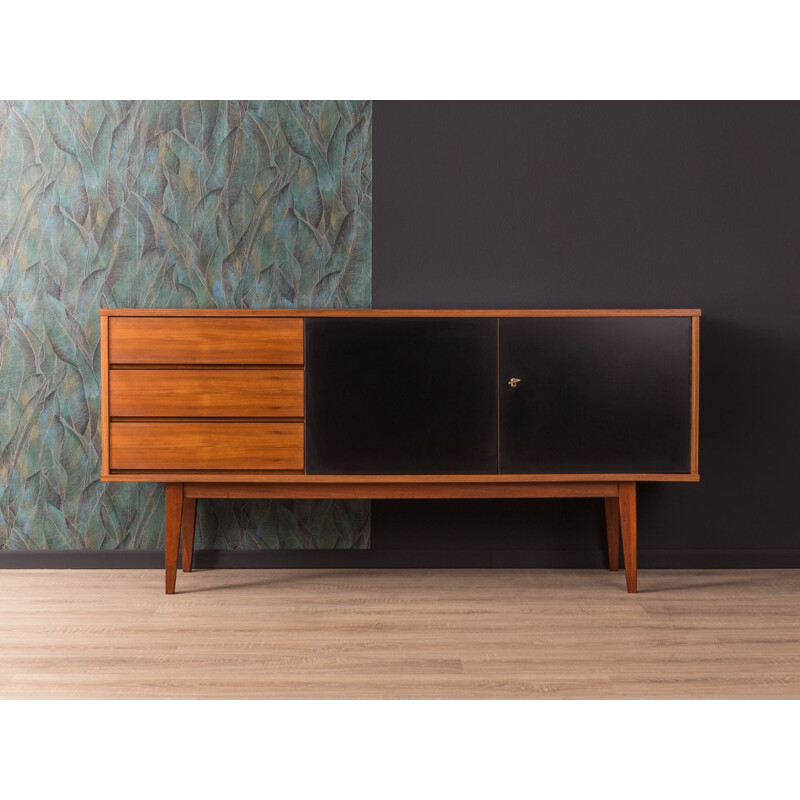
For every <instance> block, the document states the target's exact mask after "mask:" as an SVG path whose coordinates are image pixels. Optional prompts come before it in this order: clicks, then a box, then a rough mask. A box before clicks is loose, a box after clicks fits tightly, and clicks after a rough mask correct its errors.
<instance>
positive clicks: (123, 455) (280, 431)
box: [110, 422, 303, 471]
mask: <svg viewBox="0 0 800 800" xmlns="http://www.w3.org/2000/svg"><path fill="white" fill-rule="evenodd" d="M110 468H111V469H112V470H123V471H124V470H153V471H157V470H301V469H303V423H302V422H112V423H111V463H110Z"/></svg>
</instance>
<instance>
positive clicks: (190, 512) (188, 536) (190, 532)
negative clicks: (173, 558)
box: [181, 497, 197, 572]
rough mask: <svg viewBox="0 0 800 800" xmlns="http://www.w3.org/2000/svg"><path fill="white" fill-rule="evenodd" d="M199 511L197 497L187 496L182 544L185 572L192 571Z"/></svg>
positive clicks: (184, 505)
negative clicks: (196, 515)
mask: <svg viewBox="0 0 800 800" xmlns="http://www.w3.org/2000/svg"><path fill="white" fill-rule="evenodd" d="M196 511H197V498H196V497H185V498H184V500H183V519H182V520H181V544H182V545H183V553H182V556H183V558H182V561H181V563H182V565H183V571H184V572H191V571H192V556H193V555H194V520H195V512H196Z"/></svg>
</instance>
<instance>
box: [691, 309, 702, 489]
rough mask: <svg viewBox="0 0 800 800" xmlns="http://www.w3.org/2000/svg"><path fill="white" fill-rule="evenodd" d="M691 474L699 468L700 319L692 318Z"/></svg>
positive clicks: (695, 472)
mask: <svg viewBox="0 0 800 800" xmlns="http://www.w3.org/2000/svg"><path fill="white" fill-rule="evenodd" d="M691 437H692V439H691V453H692V455H691V472H692V474H694V475H696V474H697V473H698V472H699V468H700V463H699V461H700V458H699V442H700V317H692V433H691Z"/></svg>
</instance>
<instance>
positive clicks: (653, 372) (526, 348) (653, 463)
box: [499, 317, 691, 473]
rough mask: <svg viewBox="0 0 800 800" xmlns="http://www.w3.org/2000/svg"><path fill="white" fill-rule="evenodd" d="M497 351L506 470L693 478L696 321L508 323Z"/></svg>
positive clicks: (531, 320)
mask: <svg viewBox="0 0 800 800" xmlns="http://www.w3.org/2000/svg"><path fill="white" fill-rule="evenodd" d="M499 350H500V371H499V381H500V385H499V396H500V455H499V463H500V472H510V473H526V472H529V473H571V472H576V473H581V472H594V473H630V472H656V473H659V472H663V473H670V472H689V470H690V404H691V319H690V318H686V317H587V318H583V317H556V318H526V319H523V318H512V319H501V320H500V345H499ZM511 378H519V379H520V380H519V383H518V384H517V386H516V388H512V387H511V386H509V385H508V381H509V380H510V379H511Z"/></svg>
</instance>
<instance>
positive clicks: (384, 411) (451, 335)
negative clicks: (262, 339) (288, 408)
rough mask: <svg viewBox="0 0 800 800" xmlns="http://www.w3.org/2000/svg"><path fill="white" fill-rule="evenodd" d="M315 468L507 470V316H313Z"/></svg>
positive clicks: (309, 429) (311, 436)
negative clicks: (503, 323) (503, 445)
mask: <svg viewBox="0 0 800 800" xmlns="http://www.w3.org/2000/svg"><path fill="white" fill-rule="evenodd" d="M305 343H306V344H305V348H306V353H305V371H306V418H305V435H306V471H307V472H308V473H312V474H373V475H374V474H395V475H397V474H426V473H429V474H436V473H438V474H445V473H488V472H497V320H496V319H475V318H473V319H466V318H439V319H428V318H363V319H359V318H338V319H336V318H316V319H315V318H308V319H306V323H305Z"/></svg>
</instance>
